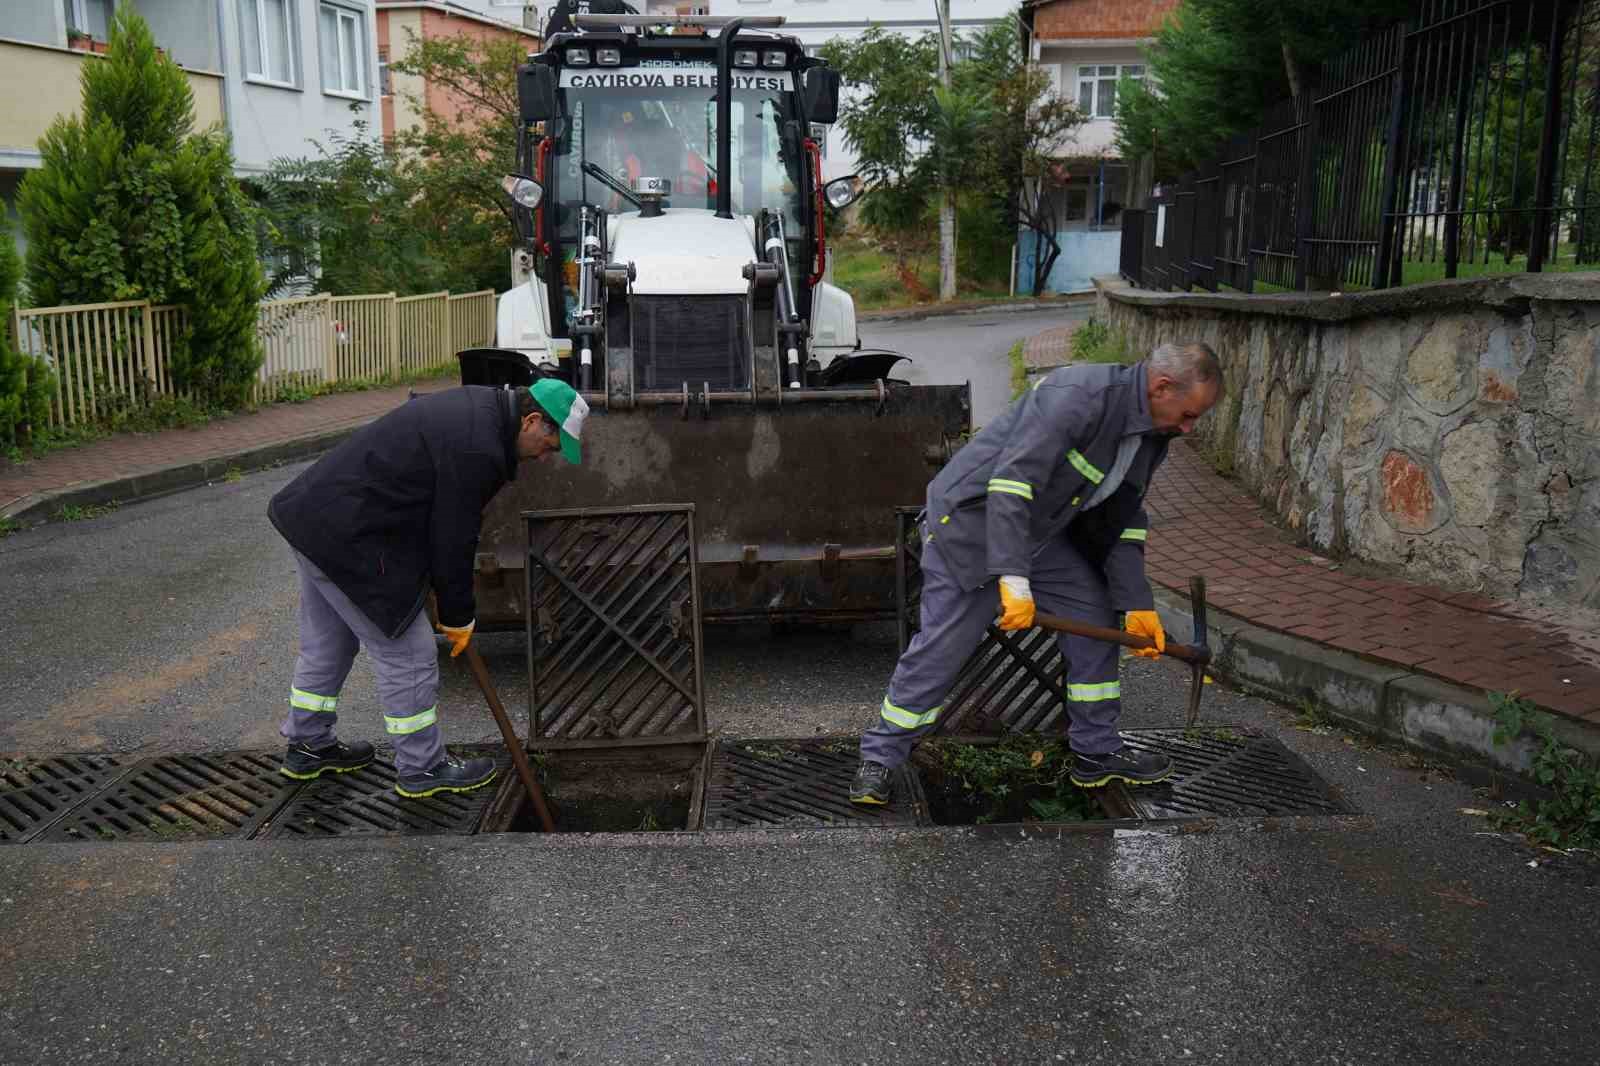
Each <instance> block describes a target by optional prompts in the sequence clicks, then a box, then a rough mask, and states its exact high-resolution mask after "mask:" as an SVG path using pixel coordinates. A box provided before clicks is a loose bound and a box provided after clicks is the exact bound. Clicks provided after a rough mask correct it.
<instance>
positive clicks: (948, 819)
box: [912, 734, 1107, 825]
mask: <svg viewBox="0 0 1600 1066" xmlns="http://www.w3.org/2000/svg"><path fill="white" fill-rule="evenodd" d="M912 765H913V766H914V767H915V768H916V770H917V772H918V774H919V775H920V776H921V779H922V791H923V793H924V794H925V795H926V797H927V804H928V816H929V818H931V819H932V821H933V823H934V824H935V825H986V824H991V823H1012V822H1044V823H1051V824H1060V823H1064V822H1092V821H1101V820H1104V819H1105V818H1106V817H1107V815H1106V813H1105V811H1104V810H1103V809H1102V807H1101V804H1100V797H1099V795H1098V790H1093V789H1083V788H1078V787H1077V786H1076V785H1074V784H1073V783H1072V782H1071V781H1070V780H1069V779H1068V776H1067V775H1068V771H1070V770H1071V768H1072V753H1071V752H1070V751H1069V750H1068V748H1067V745H1066V743H1065V742H1064V741H1062V740H1060V739H1053V738H1045V737H1041V736H1038V735H1037V734H1022V735H1012V736H1007V737H1004V738H1001V739H992V738H988V737H968V738H955V737H948V738H946V737H936V738H934V739H931V740H929V741H927V742H926V743H924V744H922V745H920V746H919V747H918V748H917V750H916V752H915V753H914V754H913V756H912Z"/></svg>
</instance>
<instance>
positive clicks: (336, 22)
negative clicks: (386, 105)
mask: <svg viewBox="0 0 1600 1066" xmlns="http://www.w3.org/2000/svg"><path fill="white" fill-rule="evenodd" d="M318 17H319V22H320V26H319V29H320V33H319V34H318V36H319V38H320V41H321V48H322V88H323V91H324V92H330V93H340V94H342V95H346V96H365V95H366V84H367V83H366V64H365V63H364V62H363V61H362V60H363V57H364V55H365V53H366V41H367V34H366V29H365V27H363V26H362V24H361V13H360V12H357V11H351V10H350V9H349V8H344V7H338V6H336V5H334V4H323V5H322V8H321V12H320V15H319V16H318Z"/></svg>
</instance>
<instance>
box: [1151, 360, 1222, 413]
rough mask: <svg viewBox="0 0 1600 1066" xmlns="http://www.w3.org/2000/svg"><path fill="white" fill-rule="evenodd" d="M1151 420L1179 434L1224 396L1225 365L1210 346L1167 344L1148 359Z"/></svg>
mask: <svg viewBox="0 0 1600 1066" xmlns="http://www.w3.org/2000/svg"><path fill="white" fill-rule="evenodd" d="M1145 377H1146V388H1147V391H1148V393H1149V398H1150V420H1151V421H1152V422H1153V423H1155V428H1156V429H1157V430H1159V431H1160V432H1163V433H1171V434H1172V435H1174V436H1176V435H1178V434H1180V433H1188V432H1191V431H1192V430H1193V429H1194V424H1195V423H1196V422H1197V421H1199V419H1200V416H1201V415H1203V414H1205V413H1206V412H1207V411H1209V410H1211V408H1212V407H1213V406H1215V404H1216V402H1217V400H1219V399H1220V398H1221V397H1222V386H1223V383H1222V364H1221V363H1220V362H1218V361H1217V353H1216V352H1214V351H1212V350H1211V348H1210V346H1209V345H1205V344H1201V343H1200V342H1199V341H1193V342H1190V343H1187V344H1163V345H1160V346H1159V347H1157V348H1156V350H1155V351H1153V352H1151V353H1150V358H1149V359H1147V360H1146V361H1145Z"/></svg>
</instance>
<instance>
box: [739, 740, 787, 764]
mask: <svg viewBox="0 0 1600 1066" xmlns="http://www.w3.org/2000/svg"><path fill="white" fill-rule="evenodd" d="M744 751H745V754H746V755H751V756H754V757H755V758H757V759H767V760H769V761H771V762H777V761H779V760H781V759H782V758H783V756H784V750H783V749H782V748H758V747H756V746H755V745H753V744H746V745H744Z"/></svg>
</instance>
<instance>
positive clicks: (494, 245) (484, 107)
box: [391, 36, 527, 289]
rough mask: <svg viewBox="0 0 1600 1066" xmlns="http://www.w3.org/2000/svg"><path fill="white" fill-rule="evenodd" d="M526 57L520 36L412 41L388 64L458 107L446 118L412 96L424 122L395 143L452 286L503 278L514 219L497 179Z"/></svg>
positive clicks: (515, 120)
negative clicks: (409, 166) (411, 167)
mask: <svg viewBox="0 0 1600 1066" xmlns="http://www.w3.org/2000/svg"><path fill="white" fill-rule="evenodd" d="M526 60H527V44H526V42H525V41H522V40H520V39H508V38H495V39H491V40H479V39H477V38H472V37H464V36H463V37H442V38H433V39H429V40H424V41H417V40H415V39H413V40H412V42H411V47H410V50H409V51H408V52H407V54H406V55H405V56H404V57H403V58H401V59H399V60H397V61H395V62H394V63H393V64H392V65H391V70H393V71H394V72H395V73H398V74H415V75H419V76H421V77H422V78H423V80H424V81H425V82H427V83H428V84H431V85H433V86H434V87H435V89H436V90H438V91H441V92H442V93H444V94H445V95H446V96H448V97H452V98H454V100H455V101H456V102H457V103H458V104H459V105H461V106H459V107H458V108H456V109H455V111H454V113H453V114H446V113H442V112H438V111H434V110H432V109H427V108H425V104H426V101H423V100H419V99H416V98H415V97H414V96H412V97H410V99H411V102H412V103H413V104H415V105H416V106H418V107H423V108H424V110H423V122H422V125H421V126H420V127H418V128H417V129H415V130H412V131H410V132H408V133H406V134H403V135H401V136H400V137H398V138H397V139H396V141H397V143H396V145H395V147H396V149H398V151H399V152H400V153H401V155H402V156H403V157H406V158H407V159H408V160H411V161H412V162H413V163H414V164H415V165H416V166H417V168H418V169H417V172H416V175H415V176H416V187H417V191H418V197H417V199H416V201H415V203H414V204H413V207H414V218H415V222H416V224H417V225H418V227H419V229H420V230H421V232H422V233H423V234H424V235H425V236H426V238H427V240H428V246H429V250H430V252H431V254H433V255H434V256H435V257H436V258H437V259H438V260H439V261H440V262H441V263H442V264H444V266H445V269H446V271H447V272H448V274H449V276H450V277H451V278H452V279H456V281H457V283H456V285H455V286H453V287H455V288H460V289H478V288H494V289H501V288H504V287H505V286H506V285H507V284H508V282H509V280H510V277H509V271H510V265H509V264H510V259H509V255H510V250H511V248H512V247H513V246H514V245H515V243H516V241H517V232H516V221H515V218H514V216H513V214H512V205H511V201H510V198H509V197H507V196H506V195H505V193H504V192H502V191H501V188H500V179H501V178H502V177H503V176H504V175H506V174H509V173H511V172H512V171H514V170H516V158H517V137H518V131H519V129H520V128H521V119H520V113H519V108H518V105H517V67H518V66H519V65H520V64H522V63H524V62H526Z"/></svg>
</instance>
